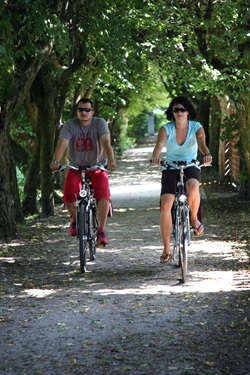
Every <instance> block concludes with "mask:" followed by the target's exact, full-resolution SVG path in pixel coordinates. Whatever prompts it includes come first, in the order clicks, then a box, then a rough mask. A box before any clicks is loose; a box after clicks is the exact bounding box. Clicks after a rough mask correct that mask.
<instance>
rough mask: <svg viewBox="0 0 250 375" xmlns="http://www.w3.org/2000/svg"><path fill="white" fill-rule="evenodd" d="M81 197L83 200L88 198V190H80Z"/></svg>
mask: <svg viewBox="0 0 250 375" xmlns="http://www.w3.org/2000/svg"><path fill="white" fill-rule="evenodd" d="M79 195H80V197H82V198H84V197H86V195H87V192H86V190H80V193H79Z"/></svg>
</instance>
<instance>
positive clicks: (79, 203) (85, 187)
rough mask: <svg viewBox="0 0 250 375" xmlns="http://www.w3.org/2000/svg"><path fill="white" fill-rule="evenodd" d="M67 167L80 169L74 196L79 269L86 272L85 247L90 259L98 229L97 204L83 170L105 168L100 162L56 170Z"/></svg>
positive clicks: (91, 259) (95, 245)
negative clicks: (75, 195) (77, 189)
mask: <svg viewBox="0 0 250 375" xmlns="http://www.w3.org/2000/svg"><path fill="white" fill-rule="evenodd" d="M68 169H74V170H80V171H81V189H80V192H79V197H76V229H77V238H78V240H79V256H80V270H81V272H82V273H83V272H86V263H87V249H89V259H90V261H93V260H95V258H96V247H97V230H98V220H97V205H96V200H95V198H94V190H93V187H92V184H91V181H90V179H91V176H90V175H88V174H86V173H85V172H87V171H95V170H98V169H99V170H102V171H105V169H106V168H105V166H104V165H101V164H96V165H94V166H91V167H74V166H73V165H70V164H69V165H61V166H60V167H59V169H58V170H57V171H60V172H62V171H65V170H68ZM57 171H54V172H57ZM54 172H53V173H54Z"/></svg>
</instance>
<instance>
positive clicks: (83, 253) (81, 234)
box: [77, 204, 88, 272]
mask: <svg viewBox="0 0 250 375" xmlns="http://www.w3.org/2000/svg"><path fill="white" fill-rule="evenodd" d="M77 216H78V220H77V228H78V239H79V255H80V270H81V272H85V271H86V262H87V246H88V238H87V230H88V226H87V215H86V210H85V206H84V204H81V205H80V207H79V211H78V213H77Z"/></svg>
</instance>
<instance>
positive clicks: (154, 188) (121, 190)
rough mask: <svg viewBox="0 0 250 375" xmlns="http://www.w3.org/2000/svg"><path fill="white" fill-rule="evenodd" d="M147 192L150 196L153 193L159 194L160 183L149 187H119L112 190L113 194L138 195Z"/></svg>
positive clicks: (148, 185)
mask: <svg viewBox="0 0 250 375" xmlns="http://www.w3.org/2000/svg"><path fill="white" fill-rule="evenodd" d="M145 191H147V192H148V194H149V195H150V193H152V192H157V193H158V192H159V191H160V187H159V183H154V184H147V185H119V186H114V187H112V188H111V194H116V193H117V194H118V193H119V194H124V193H138V192H145Z"/></svg>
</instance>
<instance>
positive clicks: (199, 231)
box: [192, 224, 204, 236]
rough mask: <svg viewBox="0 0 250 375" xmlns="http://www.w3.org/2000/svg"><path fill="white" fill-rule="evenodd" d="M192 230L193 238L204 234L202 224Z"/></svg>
mask: <svg viewBox="0 0 250 375" xmlns="http://www.w3.org/2000/svg"><path fill="white" fill-rule="evenodd" d="M192 229H193V232H194V235H195V236H201V235H202V233H203V232H204V226H203V225H202V224H200V225H199V226H198V228H195V227H193V228H192Z"/></svg>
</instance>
